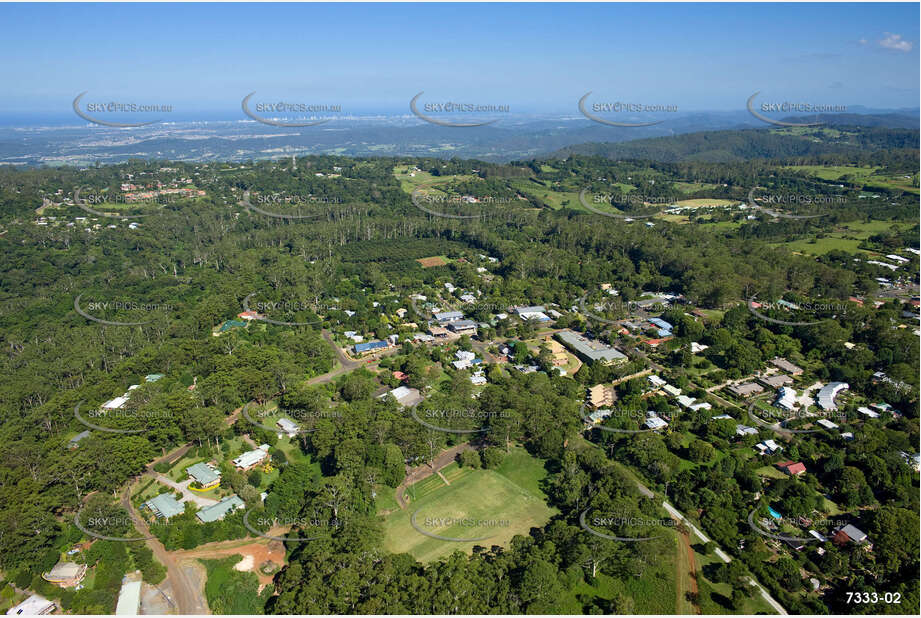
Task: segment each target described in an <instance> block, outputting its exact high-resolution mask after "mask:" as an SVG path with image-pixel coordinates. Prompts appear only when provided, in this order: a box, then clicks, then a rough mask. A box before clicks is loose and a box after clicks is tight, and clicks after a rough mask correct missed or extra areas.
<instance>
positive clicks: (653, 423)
mask: <svg viewBox="0 0 921 618" xmlns="http://www.w3.org/2000/svg"><path fill="white" fill-rule="evenodd" d="M649 414H652V416H650V417H648V418H647V419H646V422H645V423H644V424H645V425H646V427H648V428H649V429H651V430H653V431H658V430H659V429H665V428H666V427H668V423H666V422H665V421H663V420H662V419H661V418H659V417H658V416H656V413H655V412H650V413H649Z"/></svg>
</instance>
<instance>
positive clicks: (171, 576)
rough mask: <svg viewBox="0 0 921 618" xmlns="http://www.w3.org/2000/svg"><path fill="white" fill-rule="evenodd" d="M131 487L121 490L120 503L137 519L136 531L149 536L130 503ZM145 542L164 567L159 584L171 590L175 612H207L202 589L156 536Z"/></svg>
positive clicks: (146, 527)
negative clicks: (164, 577) (164, 576)
mask: <svg viewBox="0 0 921 618" xmlns="http://www.w3.org/2000/svg"><path fill="white" fill-rule="evenodd" d="M131 487H132V486H131V485H128V486H127V487H125V489H124V490H123V491H122V496H121V505H122V507H124V508H125V509H127V510H128V512H129V513H131V514H132V515H133V516H134V519H135V520H137V523H136V526H137V529H138V531H139V532H140V533H141V534H142V535H144V536H151V534H150V528H149V527H148V526H147V522H146V521H144V518H143V517H141V514H140V513H138V512H137V509H135V508H134V505H133V504H131ZM145 542H146V543H147V546H148V547H149V548H150V549H151V550H152V551H153V554H154V557H156V559H157V560H158V561H159V562H160V564H162V565H163V566H164V567H165V568H166V579H165V580H163V583H162V584H161V586H165V587H168V588H169V590H171V591H172V596H171V597H168V598H169V600H170V601H171V602H172V603H173V604H174V607H175V608H176V612H177V613H179V614H198V615H201V614H208V613H209V611H208V602H207V601H206V600H205V597H204V595H203V594H202V591H201V590H200V589H199V587H198V586H196V585H195V584H193V583H192V582H191V581H190V580H189V577H188V575H187V574H186V572H185V570H184V569H183V568H182V567H181V566H180V565H179V564H177V563H176V561H175V560H174V559H173V557H172V556H171V555H170V554H169V552H167V551H166V548H165V547H163V543H161V542H160V540H159V539H157V538H156V537H153V538H149V539H147V541H145Z"/></svg>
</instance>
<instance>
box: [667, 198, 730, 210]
mask: <svg viewBox="0 0 921 618" xmlns="http://www.w3.org/2000/svg"><path fill="white" fill-rule="evenodd" d="M738 202H739V200H726V199H722V198H718V197H701V198H697V199H693V200H680V201H678V202H675V203H676V204H677V205H678V206H681V207H684V208H705V207H707V206H732V205H733V204H738Z"/></svg>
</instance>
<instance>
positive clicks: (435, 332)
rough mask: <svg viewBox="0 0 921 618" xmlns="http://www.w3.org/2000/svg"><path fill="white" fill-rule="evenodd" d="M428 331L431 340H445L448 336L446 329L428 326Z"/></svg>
mask: <svg viewBox="0 0 921 618" xmlns="http://www.w3.org/2000/svg"><path fill="white" fill-rule="evenodd" d="M428 330H429V335H431V337H432V338H433V339H447V338H448V335H449V333H448V329H447V328H444V327H442V326H430V327H429V329H428Z"/></svg>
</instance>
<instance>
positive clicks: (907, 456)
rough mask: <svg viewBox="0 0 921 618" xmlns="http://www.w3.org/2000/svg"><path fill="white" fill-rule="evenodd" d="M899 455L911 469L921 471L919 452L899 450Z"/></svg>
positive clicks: (920, 455)
mask: <svg viewBox="0 0 921 618" xmlns="http://www.w3.org/2000/svg"><path fill="white" fill-rule="evenodd" d="M899 455H901V456H902V459H904V460H905V463H906V464H908V465H909V466H910V467H911V469H912V470H914V471H915V472H921V454H918V453H906V452H905V451H899Z"/></svg>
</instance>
